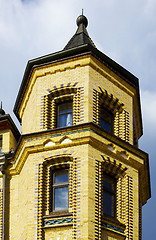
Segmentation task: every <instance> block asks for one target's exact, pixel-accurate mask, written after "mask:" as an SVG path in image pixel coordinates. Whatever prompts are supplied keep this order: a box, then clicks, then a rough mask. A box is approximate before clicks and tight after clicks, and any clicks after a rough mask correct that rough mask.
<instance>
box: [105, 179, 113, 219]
mask: <svg viewBox="0 0 156 240" xmlns="http://www.w3.org/2000/svg"><path fill="white" fill-rule="evenodd" d="M102 190H103V198H102V199H103V204H102V210H103V211H102V212H103V214H106V215H108V216H111V217H115V215H116V204H115V203H116V180H115V179H114V178H112V177H110V176H107V175H104V176H103V189H102Z"/></svg>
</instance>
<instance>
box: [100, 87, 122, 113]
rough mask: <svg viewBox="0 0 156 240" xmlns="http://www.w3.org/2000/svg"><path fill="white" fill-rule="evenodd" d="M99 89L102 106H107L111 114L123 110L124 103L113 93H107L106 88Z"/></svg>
mask: <svg viewBox="0 0 156 240" xmlns="http://www.w3.org/2000/svg"><path fill="white" fill-rule="evenodd" d="M99 89H100V91H101V94H100V95H101V96H100V100H101V104H102V105H104V107H106V108H108V109H109V110H110V111H111V112H112V113H113V114H115V113H116V112H117V111H118V112H119V113H121V112H122V111H123V106H124V104H123V103H121V102H120V101H119V99H118V98H117V97H115V96H113V94H111V93H109V92H108V91H107V90H105V89H103V88H101V87H99Z"/></svg>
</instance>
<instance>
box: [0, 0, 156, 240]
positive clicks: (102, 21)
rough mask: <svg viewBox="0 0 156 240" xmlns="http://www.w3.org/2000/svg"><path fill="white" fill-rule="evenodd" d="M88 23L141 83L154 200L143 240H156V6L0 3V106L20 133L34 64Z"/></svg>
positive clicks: (139, 0) (33, 0)
mask: <svg viewBox="0 0 156 240" xmlns="http://www.w3.org/2000/svg"><path fill="white" fill-rule="evenodd" d="M82 8H83V10H84V15H85V16H86V17H87V18H88V22H89V25H88V27H87V30H88V32H89V35H90V37H91V38H92V40H93V42H94V43H95V45H96V47H97V48H98V49H99V50H100V51H102V52H103V53H105V54H106V55H108V56H109V57H110V58H112V59H113V60H114V61H116V62H117V63H119V64H120V65H121V66H123V67H124V68H126V69H127V70H128V71H130V72H131V73H133V74H134V75H135V76H136V77H138V78H139V83H140V96H141V108H142V115H143V132H144V135H143V136H142V137H141V139H140V141H139V147H140V148H141V149H142V150H144V151H146V152H148V153H149V159H150V174H151V189H152V198H151V199H150V200H148V202H147V204H146V205H145V206H144V207H143V240H146V239H154V236H156V227H155V215H156V204H155V203H156V187H155V186H156V170H155V169H156V162H155V157H156V147H155V135H156V124H155V123H156V83H155V80H156V1H155V0H131V1H129V0H96V1H93V0H79V1H77V0H0V101H2V102H3V108H4V110H5V111H6V113H9V114H10V115H11V116H12V118H13V120H14V121H15V123H16V124H17V126H18V127H19V128H20V126H19V124H18V121H17V119H16V117H15V116H14V114H13V107H14V104H15V100H16V97H17V94H18V91H19V87H20V84H21V81H22V78H23V74H24V71H25V68H26V65H27V62H28V60H29V59H33V58H36V57H40V56H43V55H47V54H50V53H54V52H57V51H60V50H62V49H63V48H64V46H65V45H66V43H67V42H68V41H69V40H70V38H71V37H72V36H73V34H74V33H75V31H76V29H77V26H76V18H77V17H78V16H79V15H80V14H81V12H82Z"/></svg>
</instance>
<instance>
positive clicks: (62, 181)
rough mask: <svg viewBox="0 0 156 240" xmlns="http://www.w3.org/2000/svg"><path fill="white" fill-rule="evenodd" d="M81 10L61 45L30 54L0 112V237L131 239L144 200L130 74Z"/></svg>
mask: <svg viewBox="0 0 156 240" xmlns="http://www.w3.org/2000/svg"><path fill="white" fill-rule="evenodd" d="M87 24H88V21H87V18H86V17H85V16H84V15H81V16H79V17H78V18H77V25H78V29H77V31H76V33H75V34H74V36H73V37H72V38H71V40H70V41H69V42H68V44H67V45H66V46H65V48H64V49H63V50H62V51H60V52H57V53H53V54H50V55H47V56H43V57H40V58H37V59H33V60H30V61H29V62H28V64H27V67H26V70H25V73H24V77H23V80H22V83H21V87H20V90H19V93H18V96H17V99H16V103H15V106H14V113H15V115H16V117H17V118H18V120H19V121H20V123H21V126H22V133H21V135H20V134H19V132H18V130H17V128H16V126H15V124H14V123H13V121H12V119H11V117H10V116H9V115H7V114H5V112H4V110H3V109H2V107H1V110H0V144H1V154H0V165H1V180H0V183H1V185H0V186H1V188H0V217H1V225H0V230H1V239H3V240H4V239H5V240H6V239H7V240H8V239H9V240H21V239H22V240H26V239H27V240H32V239H38V240H39V239H40V240H41V239H45V240H69V239H83V240H85V239H90V240H91V239H103V240H123V239H126V240H128V239H131V240H132V239H135V240H140V239H141V238H142V237H141V226H142V219H141V218H142V217H141V215H142V214H141V212H142V206H143V205H144V204H146V202H147V200H148V199H149V198H150V177H149V164H148V155H147V154H146V153H145V152H143V151H142V150H140V149H139V148H138V139H139V138H140V137H141V136H142V118H141V108H140V96H139V82H138V79H137V78H136V77H135V76H134V75H132V74H131V73H130V72H128V71H127V70H126V69H124V68H123V67H121V66H120V65H119V64H117V63H116V62H114V61H113V60H112V59H110V58H109V57H107V56H106V55H105V54H103V53H102V52H100V51H99V50H98V49H97V48H96V47H95V45H94V43H93V42H92V40H91V38H90V37H89V35H88V33H87V30H86V28H87Z"/></svg>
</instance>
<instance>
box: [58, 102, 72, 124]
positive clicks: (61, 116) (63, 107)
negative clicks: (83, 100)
mask: <svg viewBox="0 0 156 240" xmlns="http://www.w3.org/2000/svg"><path fill="white" fill-rule="evenodd" d="M72 112H73V103H72V102H65V103H61V104H59V105H58V115H57V117H58V119H57V121H58V123H57V125H58V127H67V126H72V124H73V114H72Z"/></svg>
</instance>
